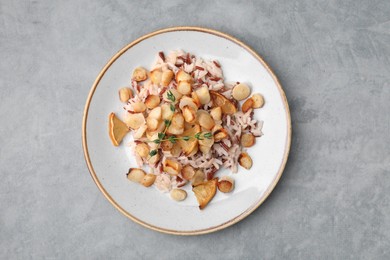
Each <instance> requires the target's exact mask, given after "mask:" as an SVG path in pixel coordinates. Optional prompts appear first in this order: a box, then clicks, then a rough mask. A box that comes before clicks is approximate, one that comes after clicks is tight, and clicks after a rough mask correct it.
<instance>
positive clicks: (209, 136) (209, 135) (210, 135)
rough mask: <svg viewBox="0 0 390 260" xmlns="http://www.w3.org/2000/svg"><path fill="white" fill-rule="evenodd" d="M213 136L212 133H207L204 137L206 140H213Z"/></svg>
mask: <svg viewBox="0 0 390 260" xmlns="http://www.w3.org/2000/svg"><path fill="white" fill-rule="evenodd" d="M212 136H213V135H212V134H211V132H207V133H205V134H204V135H203V137H204V138H207V139H211V137H212Z"/></svg>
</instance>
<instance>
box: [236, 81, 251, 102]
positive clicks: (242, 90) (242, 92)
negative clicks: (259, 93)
mask: <svg viewBox="0 0 390 260" xmlns="http://www.w3.org/2000/svg"><path fill="white" fill-rule="evenodd" d="M250 93H251V89H250V88H249V87H248V85H246V84H244V83H240V84H237V85H235V86H234V88H233V91H232V96H233V98H234V99H235V100H238V101H241V100H244V99H246V98H247V97H248V96H249V94H250Z"/></svg>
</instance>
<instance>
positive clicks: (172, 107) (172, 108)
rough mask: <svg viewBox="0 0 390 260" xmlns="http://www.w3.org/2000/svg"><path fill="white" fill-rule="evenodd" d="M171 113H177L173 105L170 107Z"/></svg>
mask: <svg viewBox="0 0 390 260" xmlns="http://www.w3.org/2000/svg"><path fill="white" fill-rule="evenodd" d="M170 108H171V111H172V112H175V106H174V105H173V104H171V105H170Z"/></svg>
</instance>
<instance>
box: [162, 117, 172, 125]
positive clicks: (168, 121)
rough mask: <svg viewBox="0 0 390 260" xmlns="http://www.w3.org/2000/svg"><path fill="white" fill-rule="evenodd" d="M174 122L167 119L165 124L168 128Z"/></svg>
mask: <svg viewBox="0 0 390 260" xmlns="http://www.w3.org/2000/svg"><path fill="white" fill-rule="evenodd" d="M171 123H172V121H171V120H168V119H165V120H164V124H165V126H166V127H169V126H170V125H171Z"/></svg>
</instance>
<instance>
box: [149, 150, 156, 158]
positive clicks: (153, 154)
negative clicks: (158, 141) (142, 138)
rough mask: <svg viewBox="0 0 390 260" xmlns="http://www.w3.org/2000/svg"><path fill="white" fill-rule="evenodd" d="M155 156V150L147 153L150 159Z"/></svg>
mask: <svg viewBox="0 0 390 260" xmlns="http://www.w3.org/2000/svg"><path fill="white" fill-rule="evenodd" d="M156 154H157V150H151V151H150V153H149V155H150V157H153V156H155V155H156Z"/></svg>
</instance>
